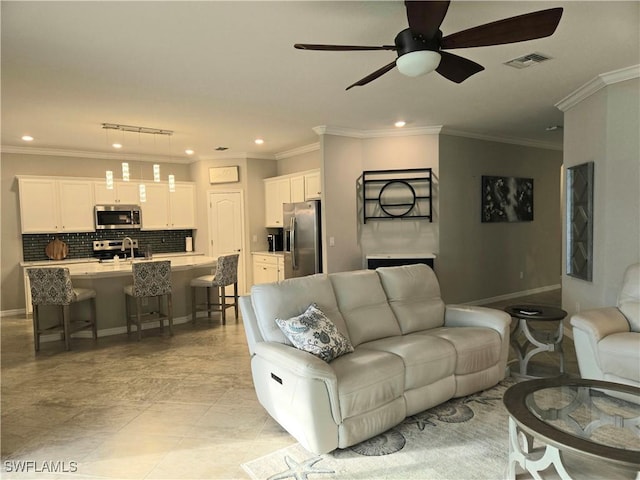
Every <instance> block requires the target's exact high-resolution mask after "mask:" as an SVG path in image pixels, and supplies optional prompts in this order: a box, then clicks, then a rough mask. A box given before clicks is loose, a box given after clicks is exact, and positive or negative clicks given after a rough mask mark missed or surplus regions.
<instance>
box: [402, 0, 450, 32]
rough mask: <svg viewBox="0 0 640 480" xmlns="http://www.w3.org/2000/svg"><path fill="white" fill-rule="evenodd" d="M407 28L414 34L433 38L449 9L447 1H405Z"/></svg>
mask: <svg viewBox="0 0 640 480" xmlns="http://www.w3.org/2000/svg"><path fill="white" fill-rule="evenodd" d="M404 5H405V7H407V20H408V21H409V28H410V29H411V31H412V32H413V33H415V34H420V35H422V36H423V37H425V38H427V39H428V38H433V37H434V36H435V35H436V34H437V33H438V30H439V29H440V25H441V24H442V21H443V20H444V16H445V15H446V14H447V9H448V8H449V1H448V0H447V1H430V2H425V1H421V2H412V1H408V0H407V1H405V2H404Z"/></svg>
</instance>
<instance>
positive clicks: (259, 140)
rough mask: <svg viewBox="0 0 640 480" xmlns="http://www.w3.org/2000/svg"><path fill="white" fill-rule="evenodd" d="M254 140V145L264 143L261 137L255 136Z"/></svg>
mask: <svg viewBox="0 0 640 480" xmlns="http://www.w3.org/2000/svg"><path fill="white" fill-rule="evenodd" d="M255 142H256V145H262V144H263V143H264V140H263V139H262V138H256V139H255Z"/></svg>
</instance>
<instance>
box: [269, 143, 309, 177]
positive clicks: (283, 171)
mask: <svg viewBox="0 0 640 480" xmlns="http://www.w3.org/2000/svg"><path fill="white" fill-rule="evenodd" d="M316 168H320V148H317V149H315V150H312V151H310V152H306V153H301V154H299V155H293V156H291V157H287V158H281V159H280V160H278V173H277V174H276V175H289V174H290V173H297V172H304V171H305V170H314V169H316Z"/></svg>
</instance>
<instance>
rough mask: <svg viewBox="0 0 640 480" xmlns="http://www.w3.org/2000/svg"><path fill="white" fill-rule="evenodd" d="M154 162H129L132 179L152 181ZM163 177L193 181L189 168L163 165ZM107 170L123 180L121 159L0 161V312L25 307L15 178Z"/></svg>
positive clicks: (14, 156)
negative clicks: (171, 175) (0, 214)
mask: <svg viewBox="0 0 640 480" xmlns="http://www.w3.org/2000/svg"><path fill="white" fill-rule="evenodd" d="M152 165H153V164H152V163H149V162H135V161H129V168H130V171H131V177H132V180H137V179H144V180H148V181H152V180H153V168H152ZM160 168H161V172H162V177H163V178H166V175H168V174H170V173H172V174H174V175H175V176H176V181H180V182H182V181H191V176H190V172H189V166H188V165H183V164H176V163H168V162H165V163H163V162H160ZM105 170H113V172H114V174H115V176H116V179H118V178H120V176H119V175H118V172H119V171H120V160H108V159H99V158H75V157H58V156H48V155H26V154H19V153H4V152H3V153H2V157H1V162H0V182H1V183H0V202H1V203H0V208H1V209H2V220H1V228H2V230H1V242H2V244H1V248H0V250H1V253H0V257H1V259H0V269H1V270H0V272H1V273H0V283H1V285H2V288H1V294H0V311H5V310H15V309H22V308H24V283H23V278H22V269H21V268H20V265H19V264H20V262H21V261H22V234H21V233H20V204H19V197H18V181H17V179H16V175H42V176H65V177H90V178H104V175H105Z"/></svg>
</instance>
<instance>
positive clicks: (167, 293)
mask: <svg viewBox="0 0 640 480" xmlns="http://www.w3.org/2000/svg"><path fill="white" fill-rule="evenodd" d="M132 270H133V285H127V286H126V287H124V293H125V308H126V312H127V333H128V334H130V333H131V325H132V324H134V323H135V325H136V327H137V336H138V341H140V339H141V338H142V333H141V332H142V323H143V317H144V322H151V321H155V320H159V321H160V329H161V330H164V319H165V318H166V319H167V323H168V324H169V334H170V335H173V304H172V301H171V262H170V261H169V260H161V261H155V262H148V261H141V262H138V263H133V265H132ZM150 297H155V298H156V299H157V301H158V304H157V305H158V309H157V311H153V310H151V311H148V312H143V311H142V299H143V298H150ZM164 297H166V299H167V313H166V314H164V313H162V304H163V303H164V302H163V300H164ZM134 299H135V302H133V306H134V309H135V311H134V312H133V313H131V306H130V300H134Z"/></svg>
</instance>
